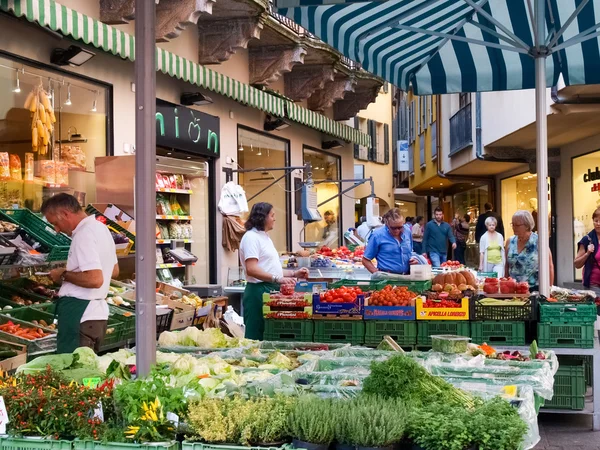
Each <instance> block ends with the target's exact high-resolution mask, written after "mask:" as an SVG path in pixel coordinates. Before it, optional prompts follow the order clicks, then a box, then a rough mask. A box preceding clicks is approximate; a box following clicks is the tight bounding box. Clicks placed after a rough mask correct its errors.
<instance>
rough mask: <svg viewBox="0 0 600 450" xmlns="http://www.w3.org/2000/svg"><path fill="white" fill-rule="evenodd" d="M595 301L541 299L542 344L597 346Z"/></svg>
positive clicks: (549, 346) (547, 345)
mask: <svg viewBox="0 0 600 450" xmlns="http://www.w3.org/2000/svg"><path fill="white" fill-rule="evenodd" d="M596 318H597V309H596V305H595V304H594V303H591V302H589V303H583V302H582V303H551V302H547V301H541V302H540V321H539V323H538V344H539V346H540V347H545V348H551V347H566V348H593V347H594V322H595V321H596Z"/></svg>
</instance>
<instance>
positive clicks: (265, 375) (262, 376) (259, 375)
mask: <svg viewBox="0 0 600 450" xmlns="http://www.w3.org/2000/svg"><path fill="white" fill-rule="evenodd" d="M272 377H273V374H272V373H271V372H269V371H266V370H263V371H260V372H247V373H245V374H243V375H242V379H243V380H244V381H245V382H246V383H248V382H250V381H266V380H269V379H271V378H272Z"/></svg>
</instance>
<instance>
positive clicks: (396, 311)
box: [364, 305, 416, 321]
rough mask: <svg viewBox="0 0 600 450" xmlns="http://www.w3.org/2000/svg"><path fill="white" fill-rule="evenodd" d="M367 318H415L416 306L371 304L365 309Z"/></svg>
mask: <svg viewBox="0 0 600 450" xmlns="http://www.w3.org/2000/svg"><path fill="white" fill-rule="evenodd" d="M364 319H365V320H402V321H404V320H415V319H416V309H415V307H414V306H371V305H366V306H365V309H364Z"/></svg>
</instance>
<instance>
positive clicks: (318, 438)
mask: <svg viewBox="0 0 600 450" xmlns="http://www.w3.org/2000/svg"><path fill="white" fill-rule="evenodd" d="M339 407H340V405H339V404H337V402H335V401H334V400H331V399H323V398H319V397H316V396H313V395H307V396H302V397H300V398H299V399H298V401H297V402H296V404H295V405H294V407H293V408H292V410H291V413H290V415H289V416H288V432H289V434H290V436H292V437H294V438H296V439H298V440H300V441H303V442H310V443H311V444H330V443H331V442H332V441H333V440H334V439H335V435H336V422H337V419H338V416H339V413H340V409H339Z"/></svg>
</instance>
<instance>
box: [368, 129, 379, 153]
mask: <svg viewBox="0 0 600 450" xmlns="http://www.w3.org/2000/svg"><path fill="white" fill-rule="evenodd" d="M368 125H369V135H370V136H371V148H369V161H377V124H376V123H375V121H374V120H369V122H368Z"/></svg>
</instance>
